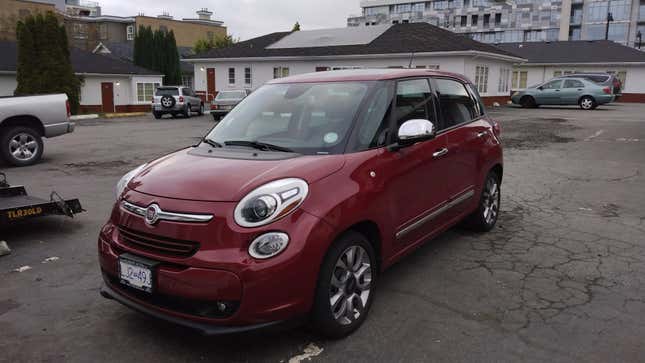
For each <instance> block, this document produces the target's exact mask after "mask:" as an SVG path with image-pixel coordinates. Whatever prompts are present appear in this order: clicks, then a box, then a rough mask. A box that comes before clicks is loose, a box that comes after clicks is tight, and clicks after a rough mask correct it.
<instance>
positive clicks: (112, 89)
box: [0, 41, 163, 113]
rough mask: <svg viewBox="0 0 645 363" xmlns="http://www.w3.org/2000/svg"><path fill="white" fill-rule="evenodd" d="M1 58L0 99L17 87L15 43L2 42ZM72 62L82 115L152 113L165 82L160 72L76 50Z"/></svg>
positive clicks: (72, 54) (73, 52)
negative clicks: (155, 97)
mask: <svg viewBox="0 0 645 363" xmlns="http://www.w3.org/2000/svg"><path fill="white" fill-rule="evenodd" d="M0 54H2V57H0V96H11V95H13V93H14V90H15V89H16V86H17V82H16V63H17V58H18V53H17V47H16V43H15V42H1V41H0ZM71 61H72V67H73V68H74V72H75V73H76V75H77V76H80V77H81V79H82V81H83V82H82V86H81V100H80V101H81V112H82V113H88V112H132V111H149V110H150V104H151V99H152V96H153V93H154V89H155V87H156V86H158V85H161V84H162V80H163V76H161V75H159V74H157V73H158V72H154V71H150V70H147V69H144V68H141V67H137V66H135V65H133V64H132V63H128V62H125V61H122V60H118V59H115V58H112V57H109V56H103V55H98V54H93V53H91V52H86V51H83V50H80V49H76V48H72V50H71Z"/></svg>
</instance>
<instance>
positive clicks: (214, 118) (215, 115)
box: [211, 112, 222, 122]
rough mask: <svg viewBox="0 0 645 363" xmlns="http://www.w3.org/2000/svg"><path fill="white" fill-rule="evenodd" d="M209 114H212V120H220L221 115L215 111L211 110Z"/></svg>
mask: <svg viewBox="0 0 645 363" xmlns="http://www.w3.org/2000/svg"><path fill="white" fill-rule="evenodd" d="M211 114H212V115H213V120H214V121H215V122H220V120H221V119H222V116H220V115H218V114H216V113H212V112H211Z"/></svg>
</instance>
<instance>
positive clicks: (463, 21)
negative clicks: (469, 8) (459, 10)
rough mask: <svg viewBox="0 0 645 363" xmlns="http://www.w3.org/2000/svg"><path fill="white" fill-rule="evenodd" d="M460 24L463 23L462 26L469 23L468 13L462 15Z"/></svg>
mask: <svg viewBox="0 0 645 363" xmlns="http://www.w3.org/2000/svg"><path fill="white" fill-rule="evenodd" d="M459 25H461V26H466V25H468V17H467V16H466V15H462V16H461V19H460V21H459Z"/></svg>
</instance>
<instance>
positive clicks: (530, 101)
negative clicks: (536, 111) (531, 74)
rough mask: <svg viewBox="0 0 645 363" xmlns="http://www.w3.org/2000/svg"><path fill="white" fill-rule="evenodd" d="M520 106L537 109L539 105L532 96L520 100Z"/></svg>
mask: <svg viewBox="0 0 645 363" xmlns="http://www.w3.org/2000/svg"><path fill="white" fill-rule="evenodd" d="M520 105H522V107H524V108H536V107H537V103H535V98H533V97H531V96H524V97H522V98H521V99H520Z"/></svg>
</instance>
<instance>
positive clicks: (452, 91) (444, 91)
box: [436, 78, 481, 129]
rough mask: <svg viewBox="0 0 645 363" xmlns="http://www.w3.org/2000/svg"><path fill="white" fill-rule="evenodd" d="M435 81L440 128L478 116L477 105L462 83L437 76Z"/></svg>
mask: <svg viewBox="0 0 645 363" xmlns="http://www.w3.org/2000/svg"><path fill="white" fill-rule="evenodd" d="M436 82H437V94H438V95H439V107H440V109H441V115H442V117H443V127H442V129H445V128H449V127H452V126H455V125H459V124H461V123H464V122H469V121H472V120H474V119H475V118H477V117H479V116H480V114H481V113H480V111H479V105H478V104H477V103H476V102H475V101H474V100H473V98H472V97H471V95H470V93H468V91H467V90H466V87H465V86H464V84H463V83H461V82H458V81H455V80H452V79H445V78H437V79H436Z"/></svg>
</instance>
